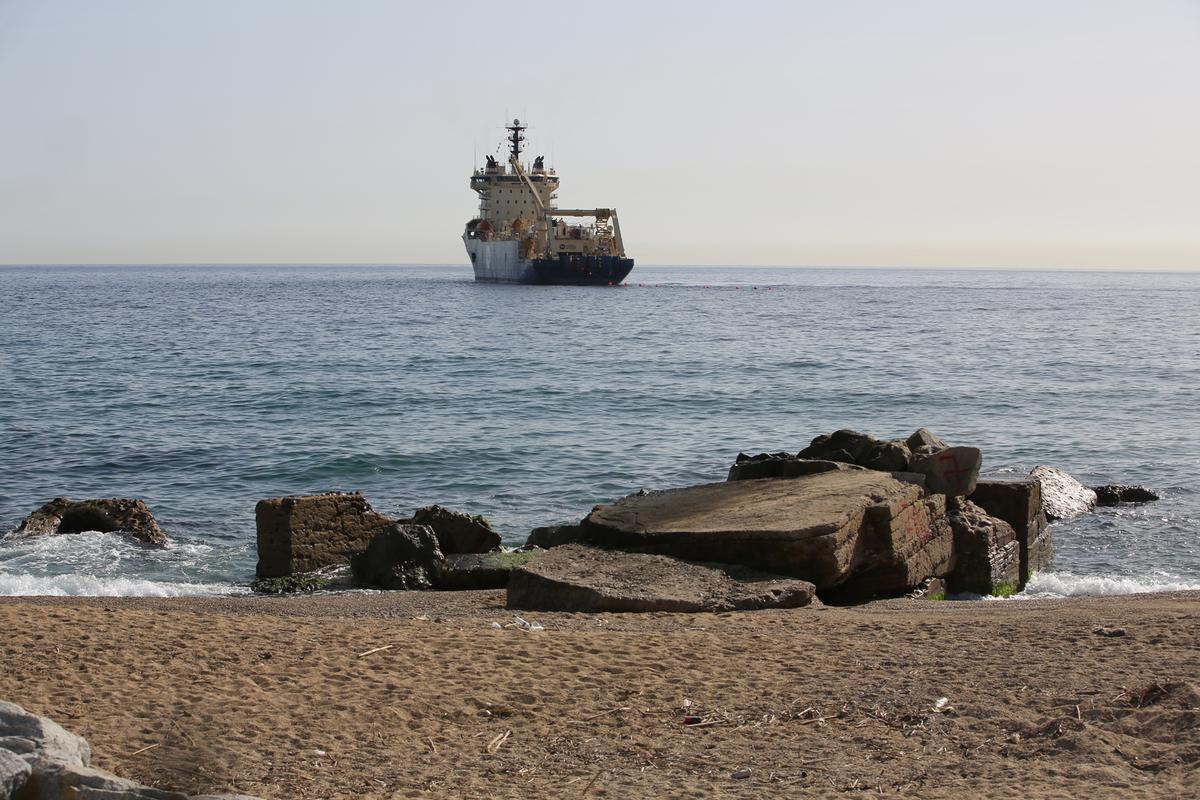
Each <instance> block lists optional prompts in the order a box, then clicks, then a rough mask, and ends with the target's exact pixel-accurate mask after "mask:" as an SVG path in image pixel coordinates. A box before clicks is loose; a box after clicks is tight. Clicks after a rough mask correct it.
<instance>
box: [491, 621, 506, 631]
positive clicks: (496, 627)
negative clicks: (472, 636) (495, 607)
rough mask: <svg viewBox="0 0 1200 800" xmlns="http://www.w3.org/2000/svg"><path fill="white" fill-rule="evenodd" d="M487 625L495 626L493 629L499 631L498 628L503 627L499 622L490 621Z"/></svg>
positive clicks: (501, 628)
mask: <svg viewBox="0 0 1200 800" xmlns="http://www.w3.org/2000/svg"><path fill="white" fill-rule="evenodd" d="M488 627H489V628H495V629H496V630H498V631H499V630H503V629H504V626H503V625H501V624H500V623H499V622H493V623H491V624H490V625H488Z"/></svg>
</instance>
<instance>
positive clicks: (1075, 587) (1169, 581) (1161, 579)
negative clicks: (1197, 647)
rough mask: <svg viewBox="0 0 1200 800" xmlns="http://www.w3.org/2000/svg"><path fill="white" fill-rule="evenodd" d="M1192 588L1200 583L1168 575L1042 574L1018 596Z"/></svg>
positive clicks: (1097, 593)
mask: <svg viewBox="0 0 1200 800" xmlns="http://www.w3.org/2000/svg"><path fill="white" fill-rule="evenodd" d="M1192 589H1200V582H1197V581H1186V580H1181V579H1179V578H1177V577H1174V576H1167V575H1160V576H1151V577H1146V578H1131V577H1128V576H1123V575H1076V574H1075V573H1073V572H1038V573H1036V574H1035V575H1034V576H1033V579H1032V580H1030V581H1029V584H1028V585H1027V586H1026V587H1025V590H1024V591H1023V592H1021V593H1020V594H1019V595H1017V597H1020V598H1040V597H1095V596H1098V595H1120V594H1143V593H1146V592H1181V591H1188V590H1192Z"/></svg>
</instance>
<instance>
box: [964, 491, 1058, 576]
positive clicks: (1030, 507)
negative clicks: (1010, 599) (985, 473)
mask: <svg viewBox="0 0 1200 800" xmlns="http://www.w3.org/2000/svg"><path fill="white" fill-rule="evenodd" d="M969 499H970V500H971V502H973V503H974V504H975V505H977V506H979V507H980V508H982V509H983V510H984V511H985V512H987V514H988V515H990V516H993V517H996V518H997V519H1002V520H1004V521H1005V522H1007V523H1008V524H1009V525H1010V526H1012V529H1013V532H1014V533H1015V534H1016V537H1017V547H1018V550H1019V554H1020V565H1019V570H1018V575H1019V579H1018V586H1024V585H1025V584H1026V583H1027V582H1028V581H1029V578H1030V576H1031V575H1032V573H1033V572H1035V571H1037V570H1041V569H1045V568H1046V567H1048V566H1049V565H1050V557H1051V555H1052V550H1051V543H1050V532H1049V530H1048V529H1047V521H1046V514H1045V512H1043V511H1042V485H1041V484H1040V483H1039V482H1038V481H1036V480H1032V479H1029V480H1021V481H996V480H986V481H979V482H978V483H977V484H976V486H975V491H974V492H972V493H971V496H970V498H969Z"/></svg>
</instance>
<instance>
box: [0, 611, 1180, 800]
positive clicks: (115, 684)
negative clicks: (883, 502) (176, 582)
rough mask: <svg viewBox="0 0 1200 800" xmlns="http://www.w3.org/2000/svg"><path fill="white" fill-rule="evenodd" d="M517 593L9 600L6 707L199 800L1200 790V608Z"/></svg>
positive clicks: (132, 773) (112, 764)
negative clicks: (211, 798)
mask: <svg viewBox="0 0 1200 800" xmlns="http://www.w3.org/2000/svg"><path fill="white" fill-rule="evenodd" d="M503 598H504V593H503V592H502V591H476V592H391V593H377V594H366V593H361V594H326V595H309V596H301V597H258V596H237V597H174V598H144V597H137V598H129V597H53V596H42V597H0V628H2V629H4V630H6V631H8V634H7V635H6V636H5V637H4V638H3V640H2V643H0V685H2V686H3V687H4V689H3V691H2V692H0V699H5V700H10V701H12V702H16V703H18V704H20V705H22V706H24V707H25V708H26V709H27V710H29V711H32V712H34V713H38V714H42V715H46V716H49V717H51V718H52V719H55V720H56V721H58V722H59V723H60V724H62V725H64V727H66V728H68V730H71V731H73V732H75V733H79V734H81V735H83V736H85V737H86V738H87V739H88V741H89V742H90V743H91V745H92V747H93V750H94V751H95V757H94V763H95V764H96V766H99V767H101V768H104V769H109V770H112V771H113V772H116V773H117V774H119V775H122V776H123V777H128V778H133V779H135V780H139V781H141V782H143V783H146V784H148V785H153V786H160V787H164V788H168V787H169V788H176V789H182V790H185V791H189V792H201V791H210V792H215V791H221V790H224V791H231V790H237V791H240V792H243V793H247V794H255V795H260V796H263V797H266V798H271V797H279V798H284V797H288V798H290V797H296V798H318V797H338V796H358V797H379V798H384V797H388V798H390V797H439V796H464V797H528V796H539V797H541V796H544V797H571V796H587V797H633V798H641V797H647V798H648V797H662V796H678V795H682V794H687V795H691V796H697V797H718V796H720V797H726V796H744V797H754V796H790V795H793V794H795V795H801V794H802V795H804V796H822V795H830V796H833V795H841V794H842V793H844V792H845V791H863V790H868V789H869V790H870V791H871V792H872V793H873V794H880V793H882V794H883V795H884V796H911V795H914V794H918V793H919V794H920V795H921V796H927V797H951V796H964V795H969V794H985V795H987V796H1012V797H1023V796H1037V795H1054V794H1057V795H1079V794H1082V793H1084V792H1086V793H1087V794H1088V795H1089V796H1093V797H1100V796H1113V797H1116V796H1121V797H1137V796H1145V797H1157V796H1180V797H1182V796H1189V793H1192V794H1191V795H1190V796H1195V792H1196V790H1195V788H1194V785H1193V783H1192V776H1193V775H1194V771H1195V769H1196V768H1197V766H1200V700H1197V699H1196V698H1197V697H1200V695H1197V694H1196V693H1197V692H1200V678H1198V676H1200V611H1198V610H1197V609H1200V592H1196V591H1190V592H1164V593H1153V594H1142V595H1121V596H1107V597H1089V598H1053V599H1026V600H1022V601H1020V602H986V603H980V602H975V601H954V600H947V601H941V602H929V601H912V600H905V599H898V600H885V601H877V602H873V603H867V604H863V605H857V606H847V607H830V606H821V607H813V608H802V609H793V610H777V611H754V612H731V613H722V614H667V613H655V614H611V613H605V614H565V613H536V614H533V613H530V614H523V616H525V617H526V618H528V619H530V620H536V621H537V622H539V623H541V624H542V625H544V626H545V630H544V631H536V632H531V631H524V630H520V629H518V628H516V627H501V628H499V629H497V628H495V627H493V623H497V624H500V625H506V624H507V623H510V622H511V621H512V619H513V616H514V615H513V612H511V611H508V610H506V609H505V608H504V599H503ZM1097 627H1105V628H1108V629H1110V631H1111V630H1112V629H1115V628H1122V629H1124V630H1125V631H1126V635H1124V636H1116V637H1110V636H1103V635H1100V634H1097V633H1095V632H1094V629H1095V628H1097ZM389 645H390V647H389ZM374 648H384V649H382V650H375V651H374V652H370V653H368V651H372V650H373V649H374ZM1154 687H1159V688H1158V690H1156V689H1155V688H1154ZM942 697H945V698H947V700H946V703H945V706H948V707H949V708H950V709H952V710H950V711H935V710H934V708H935V706H936V704H937V702H938V700H939V698H942ZM687 716H695V717H699V718H700V719H701V720H702V721H703V723H704V724H703V725H686V724H684V718H685V717H687ZM510 731H511V733H509V732H510ZM497 740H499V744H494V746H491V747H490V746H489V745H493V743H495V742H497ZM147 747H150V748H151V749H147V750H143V748H147ZM139 750H142V752H140V753H138V752H137V751H139ZM318 751H320V752H318ZM746 769H749V770H750V772H749V775H748V777H736V778H735V777H733V776H734V775H735V774H738V775H741V774H742V771H744V770H746ZM585 788H586V794H584V790H585Z"/></svg>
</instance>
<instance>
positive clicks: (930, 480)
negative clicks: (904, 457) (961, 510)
mask: <svg viewBox="0 0 1200 800" xmlns="http://www.w3.org/2000/svg"><path fill="white" fill-rule="evenodd" d="M982 465H983V453H981V452H980V451H979V448H977V447H947V448H946V449H944V450H939V451H937V452H936V453H931V454H929V455H921V456H915V457H914V458H913V461H912V464H911V466H910V469H912V471H913V472H921V473H924V474H925V486H926V487H927V488H928V489H929V491H931V492H934V493H937V494H944V495H947V496H950V497H958V496H966V495H969V494H970V493H971V492H973V491H975V483H976V481H977V480H978V478H979V468H980V467H981V466H982Z"/></svg>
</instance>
